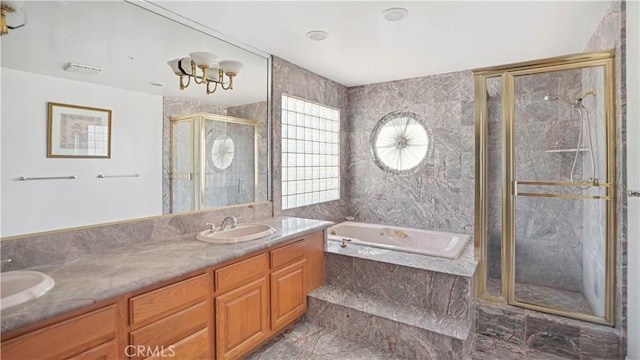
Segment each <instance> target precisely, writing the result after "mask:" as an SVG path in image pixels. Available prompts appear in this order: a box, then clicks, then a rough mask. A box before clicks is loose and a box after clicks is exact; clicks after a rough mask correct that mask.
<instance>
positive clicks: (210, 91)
mask: <svg viewBox="0 0 640 360" xmlns="http://www.w3.org/2000/svg"><path fill="white" fill-rule="evenodd" d="M211 83H214V84H215V86H214V87H213V90H210V89H209V84H211ZM216 90H218V83H217V82H215V81H207V95H209V94H213V93H214V92H216Z"/></svg>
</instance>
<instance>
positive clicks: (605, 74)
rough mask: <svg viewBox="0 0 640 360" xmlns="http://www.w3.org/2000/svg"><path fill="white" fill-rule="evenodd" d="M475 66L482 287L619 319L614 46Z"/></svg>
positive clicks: (523, 301)
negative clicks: (481, 67) (602, 49)
mask: <svg viewBox="0 0 640 360" xmlns="http://www.w3.org/2000/svg"><path fill="white" fill-rule="evenodd" d="M474 75H475V89H476V92H475V102H476V153H477V156H476V232H475V243H476V254H477V258H478V259H479V260H480V264H479V272H480V274H481V276H480V277H479V281H478V288H477V289H478V293H479V294H480V296H481V297H482V298H485V299H488V300H492V301H498V302H505V303H508V304H511V305H516V306H520V307H525V308H529V309H533V310H537V311H544V312H548V313H552V314H557V315H563V316H568V317H573V318H577V319H581V320H586V321H592V322H597V323H602V324H609V325H612V324H613V322H614V318H615V310H614V308H615V288H614V287H615V255H616V250H615V239H616V234H615V171H616V169H615V116H614V105H615V97H614V72H613V54H612V53H611V52H600V53H589V54H577V55H571V56H566V57H560V58H553V59H547V60H541V61H537V62H533V61H532V62H527V63H520V64H514V65H506V66H500V67H495V68H488V69H479V70H475V71H474Z"/></svg>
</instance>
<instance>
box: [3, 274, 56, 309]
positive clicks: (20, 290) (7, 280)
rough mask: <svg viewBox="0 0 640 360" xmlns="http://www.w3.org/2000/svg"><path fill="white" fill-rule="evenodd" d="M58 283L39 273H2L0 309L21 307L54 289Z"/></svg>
mask: <svg viewBox="0 0 640 360" xmlns="http://www.w3.org/2000/svg"><path fill="white" fill-rule="evenodd" d="M55 284H56V282H55V281H54V280H53V279H52V278H51V276H49V275H47V274H43V273H41V272H38V271H8V272H3V273H0V293H1V294H2V297H1V301H0V309H2V310H4V309H7V308H10V307H12V306H16V305H20V304H22V303H24V302H27V301H29V300H32V299H36V298H39V297H40V296H42V295H44V294H46V293H47V292H48V291H49V290H51V289H53V287H54V285H55Z"/></svg>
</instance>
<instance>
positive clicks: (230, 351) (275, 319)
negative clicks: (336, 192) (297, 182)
mask: <svg viewBox="0 0 640 360" xmlns="http://www.w3.org/2000/svg"><path fill="white" fill-rule="evenodd" d="M323 282H324V233H323V232H322V231H318V232H316V233H312V234H309V235H306V236H304V237H303V238H300V239H297V240H294V241H290V242H287V243H285V244H283V245H278V246H276V247H273V248H269V249H265V250H261V251H259V252H257V253H255V254H253V255H248V256H246V257H243V258H242V259H240V260H232V261H229V262H227V263H225V264H220V265H217V266H212V267H209V268H207V269H204V270H200V271H197V272H194V273H191V274H190V275H185V276H184V277H182V278H180V279H178V280H176V281H174V282H172V283H167V284H166V285H165V286H160V285H155V286H153V287H150V289H147V290H140V291H136V292H135V293H132V294H125V295H121V296H119V297H117V298H115V299H111V300H109V301H105V302H103V303H101V304H95V305H93V306H92V307H91V308H88V309H86V310H78V311H76V312H75V313H73V314H66V315H63V316H61V317H60V318H59V319H58V320H56V319H51V320H46V321H43V322H42V323H40V324H34V325H30V326H29V327H28V328H24V329H18V330H16V331H14V332H11V333H8V334H2V346H1V347H0V351H1V353H0V355H1V358H2V359H3V360H12V359H17V360H23V359H74V360H111V359H127V358H128V359H131V360H138V359H157V360H159V359H167V358H170V359H173V360H176V359H184V360H192V359H196V360H197V359H203V360H210V359H214V358H215V359H218V360H227V359H239V358H241V357H242V356H245V355H246V354H247V353H249V352H250V351H251V350H253V349H255V348H257V347H258V346H259V345H261V344H262V343H263V342H265V341H266V340H268V339H269V338H270V337H272V336H274V335H275V334H277V333H278V332H279V331H281V330H282V329H284V328H285V327H286V326H287V325H289V324H291V323H292V322H294V321H295V320H296V319H298V318H299V317H300V316H302V315H303V314H304V313H305V311H306V309H307V296H306V295H307V294H308V293H309V292H310V291H312V290H314V289H315V288H317V287H318V286H320V285H322V283H323ZM74 314H75V315H77V316H74Z"/></svg>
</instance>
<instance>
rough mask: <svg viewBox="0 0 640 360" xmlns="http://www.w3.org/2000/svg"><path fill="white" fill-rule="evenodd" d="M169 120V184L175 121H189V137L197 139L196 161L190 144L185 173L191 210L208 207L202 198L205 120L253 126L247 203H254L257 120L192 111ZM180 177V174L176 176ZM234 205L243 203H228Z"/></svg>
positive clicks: (171, 194)
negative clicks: (251, 173) (195, 180)
mask: <svg viewBox="0 0 640 360" xmlns="http://www.w3.org/2000/svg"><path fill="white" fill-rule="evenodd" d="M169 120H170V126H169V129H170V130H169V179H170V180H169V183H170V184H171V181H173V179H174V173H173V125H174V124H177V123H181V122H191V131H192V133H191V138H192V139H195V138H196V137H197V139H198V153H199V155H198V158H197V160H198V162H197V164H196V162H195V161H196V154H195V149H194V146H191V149H190V152H191V153H190V157H191V159H190V161H191V168H190V173H189V174H187V176H186V177H187V178H188V179H187V180H191V184H190V188H191V211H194V210H204V209H209V208H207V207H206V206H205V199H204V194H205V188H206V184H205V176H206V174H205V170H206V169H205V168H206V162H205V161H204V160H203V159H204V156H205V153H206V143H205V137H206V120H214V121H220V122H227V123H233V124H241V125H249V126H253V152H254V155H253V158H254V161H253V168H254V169H253V175H254V176H253V199H254V201H253V202H250V203H248V204H253V203H255V199H256V198H257V197H258V162H259V161H258V159H259V158H258V156H259V153H258V129H257V126H258V122H257V121H255V120H249V119H243V118H238V117H233V116H227V115H218V114H210V113H194V114H189V115H185V116H177V117H172V118H170V119H169ZM195 166H197V167H198V185H199V186H198V194H197V199H196V193H195V187H194V183H193V180H194V176H195V175H194V173H195ZM177 177H180V176H177ZM196 203H197V204H198V207H197V208H196V206H195V205H196ZM234 205H243V204H233V205H228V206H234ZM169 208H170V209H173V187H172V186H171V185H170V186H169Z"/></svg>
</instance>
